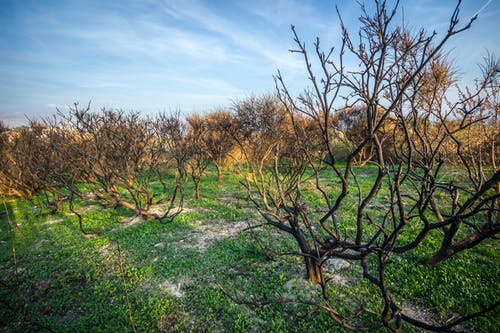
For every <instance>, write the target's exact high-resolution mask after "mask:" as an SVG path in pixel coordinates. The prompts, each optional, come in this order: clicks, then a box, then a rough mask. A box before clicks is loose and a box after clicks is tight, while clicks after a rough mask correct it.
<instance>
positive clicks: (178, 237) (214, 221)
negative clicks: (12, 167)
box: [0, 167, 500, 332]
mask: <svg viewBox="0 0 500 333" xmlns="http://www.w3.org/2000/svg"><path fill="white" fill-rule="evenodd" d="M357 171H358V172H359V173H360V174H363V175H365V177H360V180H361V181H363V179H366V181H367V182H368V181H369V180H370V179H372V178H371V177H372V176H373V175H372V173H373V172H374V171H373V169H371V168H369V167H365V168H361V169H358V170H357ZM216 177H217V176H216V173H215V171H214V170H212V169H210V170H209V173H208V175H207V177H206V178H204V180H203V181H202V185H201V194H202V199H201V200H199V201H196V200H194V199H192V197H193V193H192V191H193V188H192V184H191V183H189V184H188V185H187V188H186V193H185V194H186V199H187V200H186V204H185V210H184V212H183V213H182V214H181V215H179V216H178V217H177V218H176V219H175V220H174V221H173V222H172V223H168V224H160V223H159V222H157V221H142V220H140V219H139V218H136V217H134V216H132V215H131V214H130V213H129V212H128V211H126V210H125V209H113V208H102V207H100V206H96V205H87V206H86V205H84V204H83V203H80V205H79V207H78V210H79V211H80V212H82V213H83V216H84V221H85V227H86V228H88V229H92V230H98V231H99V232H100V234H99V235H98V236H86V235H83V234H82V233H81V232H80V231H79V229H78V222H77V219H76V216H72V215H71V214H70V213H69V212H66V213H65V214H57V215H52V214H49V212H48V210H47V209H44V208H42V207H41V205H40V203H38V201H37V199H35V200H34V202H24V201H15V200H12V199H5V200H3V201H1V202H0V203H1V205H2V207H1V208H0V261H1V264H0V300H1V301H0V302H1V303H0V331H3V332H19V331H42V332H43V331H56V332H125V331H131V330H132V327H131V324H130V319H129V315H131V317H132V321H133V324H134V326H135V328H136V329H137V331H140V332H144V331H154V332H157V331H180V332H184V331H208V332H214V331H215V332H226V331H228V332H246V331H254V332H287V331H293V332H327V331H329V332H338V331H339V332H340V331H342V330H341V329H340V328H338V327H337V326H335V324H334V323H333V321H331V320H330V319H329V318H328V316H327V315H326V314H324V313H322V312H321V311H319V310H318V309H317V308H312V307H308V306H306V305H302V304H295V303H289V304H272V305H268V306H264V307H250V306H247V305H238V304H235V303H234V302H233V301H231V300H230V299H229V298H228V297H227V296H226V295H225V294H224V293H223V292H222V291H221V290H220V288H219V287H218V284H220V285H221V286H223V287H224V289H225V290H226V291H227V292H229V293H230V294H232V295H235V296H237V297H238V298H241V299H247V300H251V299H253V297H257V298H268V299H272V298H278V297H280V296H286V297H290V298H302V299H318V300H319V298H318V296H319V295H318V293H317V290H316V288H315V287H314V286H312V285H310V284H309V283H308V282H307V281H306V280H305V279H304V276H303V268H302V267H301V259H300V258H298V257H295V256H291V255H285V254H284V253H287V252H293V251H295V250H296V249H295V243H294V242H293V240H291V239H289V238H288V236H285V235H284V234H280V233H279V232H278V231H276V230H275V229H271V228H269V227H260V228H255V229H251V230H247V231H243V230H245V229H246V228H247V227H249V226H250V225H256V224H261V223H262V222H263V221H262V220H261V219H260V218H259V216H258V214H257V213H256V211H255V209H253V207H252V204H251V203H250V202H249V201H248V200H247V198H246V194H245V192H244V191H243V190H242V188H241V186H240V185H239V178H238V176H237V175H236V173H229V172H228V173H226V174H225V175H224V183H223V184H222V185H220V186H218V185H217V182H216ZM362 185H363V184H362ZM311 201H312V202H314V200H311ZM380 205H383V203H382V202H381V203H380ZM373 209H377V207H373ZM345 214H346V215H347V216H346V220H348V215H349V214H351V212H349V211H346V213H345ZM431 236H432V235H431ZM438 245H439V244H438V243H437V240H436V238H435V237H430V238H429V239H428V240H427V241H426V242H424V243H423V244H422V246H420V247H418V248H417V249H416V251H414V252H412V254H411V255H405V256H402V257H397V258H396V257H395V258H394V259H393V260H394V263H393V264H392V265H389V266H388V268H387V276H388V278H389V279H390V280H391V281H392V282H391V284H390V288H391V291H393V293H394V294H395V295H396V298H397V299H398V300H400V302H401V304H402V306H403V308H405V309H406V311H408V312H411V313H412V314H413V315H415V316H419V317H421V318H424V319H425V320H430V321H432V320H441V321H443V320H446V319H448V318H451V317H452V316H456V315H464V314H467V313H471V312H473V311H477V310H479V309H480V307H481V306H487V305H489V304H491V303H492V302H493V301H494V300H498V299H499V298H500V291H499V288H498V287H499V283H498V282H499V281H500V267H499V263H500V253H499V251H498V250H499V248H498V244H497V243H494V241H487V242H484V243H483V244H481V245H480V246H477V247H476V248H474V249H473V250H471V251H466V252H464V253H461V254H458V255H456V256H455V257H454V258H452V259H451V260H449V261H447V262H445V263H444V264H443V265H441V266H439V267H437V268H433V269H431V268H426V267H423V266H422V265H421V264H422V263H423V262H424V260H425V259H426V258H428V256H429V255H430V254H431V253H432V251H433V250H435V249H436V248H437V246H438ZM360 276H361V274H360V268H359V267H358V266H357V265H356V264H355V263H351V265H350V267H346V268H343V269H341V270H340V271H338V272H336V274H335V275H334V276H333V277H334V279H333V283H332V284H331V289H330V293H331V297H332V299H333V300H334V302H335V304H336V305H335V308H337V309H339V310H340V311H348V310H349V309H352V308H356V307H357V306H359V305H360V304H368V303H373V304H377V302H378V300H377V296H376V295H375V289H374V287H373V286H371V285H370V284H369V283H368V282H366V281H364V280H362V279H361V278H360ZM462 328H463V329H464V330H467V331H478V332H500V312H499V311H498V309H497V310H496V311H495V312H492V313H490V314H489V316H488V318H480V319H478V320H476V321H474V322H473V323H471V324H468V325H467V326H464V327H462ZM406 330H407V331H416V330H415V329H414V328H410V327H406ZM406 330H405V331H406ZM380 331H384V330H380Z"/></svg>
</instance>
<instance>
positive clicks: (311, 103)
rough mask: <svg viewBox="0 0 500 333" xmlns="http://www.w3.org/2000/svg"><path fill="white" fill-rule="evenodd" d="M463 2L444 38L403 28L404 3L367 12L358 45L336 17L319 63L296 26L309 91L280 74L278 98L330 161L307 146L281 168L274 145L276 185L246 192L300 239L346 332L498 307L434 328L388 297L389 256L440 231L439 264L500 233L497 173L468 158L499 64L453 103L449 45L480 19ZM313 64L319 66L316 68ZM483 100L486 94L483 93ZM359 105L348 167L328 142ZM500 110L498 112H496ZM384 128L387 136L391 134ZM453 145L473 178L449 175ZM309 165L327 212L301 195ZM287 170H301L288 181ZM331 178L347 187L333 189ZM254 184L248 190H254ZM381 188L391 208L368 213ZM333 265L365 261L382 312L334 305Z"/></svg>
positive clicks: (395, 327) (448, 327) (327, 304)
mask: <svg viewBox="0 0 500 333" xmlns="http://www.w3.org/2000/svg"><path fill="white" fill-rule="evenodd" d="M459 5H460V3H459V4H458V5H457V7H456V8H455V10H454V12H453V14H452V16H451V19H450V22H449V27H448V31H447V33H446V34H445V36H444V37H443V38H442V39H441V40H438V41H436V33H433V34H430V35H429V34H427V33H426V32H425V31H424V30H420V31H417V32H410V31H408V30H407V29H406V28H405V27H404V26H398V25H395V24H394V23H393V21H394V20H395V15H396V12H397V7H398V3H397V2H396V4H395V5H394V7H393V8H389V6H388V4H387V3H386V1H376V2H375V9H374V12H373V14H372V13H369V12H368V11H367V10H366V9H365V7H364V5H361V9H362V13H363V14H362V16H361V18H360V21H361V24H362V26H361V28H360V30H359V33H358V34H357V36H358V37H359V40H356V41H354V40H353V37H352V35H351V34H350V33H349V32H348V30H347V29H346V27H345V26H344V24H343V22H342V18H341V16H340V14H339V18H340V21H341V29H342V43H341V45H340V47H339V49H338V50H337V52H334V51H335V50H334V49H333V48H332V49H330V50H328V51H327V52H324V51H322V48H321V47H320V42H319V39H317V40H316V42H315V43H314V57H312V56H311V54H310V53H309V51H308V50H307V49H306V46H305V43H303V42H302V41H301V40H300V38H299V36H298V33H297V31H296V29H295V27H293V26H292V32H293V35H294V41H295V43H296V47H297V48H296V49H295V50H292V52H294V53H298V54H299V55H301V56H302V57H303V60H304V63H305V66H306V70H307V73H308V79H309V83H310V85H311V87H310V88H309V89H306V90H305V91H304V93H303V94H301V95H300V96H299V97H298V98H293V97H292V96H291V94H290V92H289V90H288V89H287V86H286V84H285V82H284V79H283V77H282V76H281V74H280V73H279V72H278V75H277V76H276V78H275V80H276V85H277V89H278V92H279V97H280V99H281V101H282V102H283V105H284V107H285V108H286V110H287V112H288V114H289V116H290V117H291V118H292V119H294V118H296V117H297V115H298V114H302V115H305V116H306V117H308V118H310V119H311V120H312V121H313V123H314V126H315V127H316V128H317V131H318V132H319V133H321V138H322V141H323V145H322V147H323V149H324V153H323V154H324V156H325V157H326V158H325V159H324V160H319V159H318V156H322V154H318V155H312V154H309V153H308V151H307V150H303V152H304V155H303V159H302V161H303V162H302V163H303V165H301V167H298V168H297V167H296V166H294V167H293V168H288V171H287V172H285V173H284V172H283V171H282V170H283V167H282V165H280V163H283V160H282V159H281V150H280V149H279V146H273V152H274V166H273V167H272V172H273V173H274V185H273V186H272V187H271V188H270V189H269V190H268V191H265V192H263V191H260V190H259V191H251V190H249V195H250V197H251V199H252V200H253V202H254V203H255V205H256V206H257V208H258V210H259V212H260V214H261V215H262V217H263V218H264V219H265V220H266V222H267V223H268V224H269V225H271V226H274V227H276V228H278V229H280V230H282V231H284V232H285V233H286V234H288V235H290V236H291V237H293V238H294V239H295V240H296V242H297V247H298V249H299V253H298V254H299V255H300V256H302V257H303V258H304V263H305V267H306V272H307V275H308V277H309V279H310V281H311V282H313V283H317V284H319V285H320V286H321V290H322V298H323V303H322V304H316V305H317V306H319V307H320V308H322V309H323V310H325V311H326V312H327V313H328V314H329V315H330V316H331V318H332V319H333V320H334V321H335V322H337V323H338V324H340V325H341V326H343V327H346V328H348V329H356V330H367V329H372V328H376V327H380V326H384V327H386V328H388V329H389V330H391V331H394V332H399V331H401V328H402V323H403V322H407V323H409V324H412V325H415V326H417V327H420V328H424V329H427V330H431V331H443V332H452V331H454V327H456V325H458V324H460V323H462V322H464V321H465V320H468V319H471V318H474V317H477V316H481V315H483V314H484V313H485V312H487V311H490V310H492V309H493V308H495V307H496V306H498V304H499V302H498V301H494V302H493V303H492V304H491V306H488V307H487V308H485V309H484V310H482V311H479V312H478V313H475V314H472V315H468V316H466V317H463V318H458V319H454V320H451V321H448V322H446V323H444V324H443V325H441V326H438V325H431V324H428V323H426V322H423V321H421V320H419V319H417V318H413V317H411V316H410V315H408V314H406V313H405V312H404V311H402V308H401V305H399V304H398V302H397V301H396V300H395V299H394V298H393V296H392V295H391V293H390V291H389V288H388V283H389V282H388V278H389V277H388V276H387V275H386V267H387V265H388V263H389V259H390V258H391V257H393V256H396V255H400V254H403V253H406V252H409V251H412V250H414V249H415V248H416V247H418V246H419V245H421V244H422V242H423V240H424V239H426V238H427V237H429V234H430V232H431V231H432V230H440V231H441V234H440V235H441V236H440V237H441V240H442V245H441V248H440V249H439V250H438V252H437V253H435V254H434V255H433V256H432V257H431V258H430V259H429V261H428V263H427V264H428V265H431V266H434V265H438V264H439V263H441V262H443V261H445V260H447V259H449V258H451V257H452V256H453V255H454V254H456V253H458V252H460V251H464V250H466V249H469V248H471V247H474V246H475V245H477V244H478V243H480V242H481V241H482V240H484V239H487V238H495V235H496V234H497V233H498V232H499V231H500V222H499V220H498V211H499V206H498V199H499V196H500V194H499V192H498V191H497V188H498V183H499V180H500V172H499V171H498V170H496V169H495V170H492V171H488V172H486V171H485V170H484V169H483V172H482V173H481V177H482V178H481V179H480V180H479V179H478V178H477V177H476V176H475V174H476V173H474V172H471V170H472V165H473V163H478V160H475V161H474V162H473V161H472V160H471V159H470V158H467V157H466V156H465V153H464V151H465V149H464V147H465V146H466V144H465V142H463V140H461V138H460V135H462V134H463V133H465V132H466V131H467V130H468V129H469V128H471V126H474V125H476V124H485V122H492V121H493V118H492V117H491V116H486V115H485V114H484V113H481V109H484V108H490V107H489V106H488V107H487V105H488V103H486V102H485V101H490V100H492V99H493V97H492V96H496V93H492V92H491V90H492V87H496V88H494V89H493V90H494V91H497V89H498V65H497V62H491V61H490V63H489V65H488V66H486V67H485V68H486V70H485V75H484V78H483V79H482V80H481V81H480V83H479V84H478V86H477V87H476V88H475V89H471V90H466V91H463V92H462V93H461V94H460V98H459V101H457V102H453V103H452V102H451V101H450V100H448V99H447V97H446V96H447V95H446V92H447V90H448V88H449V87H450V85H451V84H452V83H453V80H452V79H453V75H452V71H451V70H450V68H449V67H447V65H446V62H445V58H444V57H443V56H442V55H441V49H442V47H443V45H444V44H445V43H446V41H447V40H448V39H449V38H451V37H452V36H453V35H455V34H457V33H460V32H462V31H464V30H466V29H468V28H469V27H470V26H471V24H472V22H473V21H474V20H475V17H474V18H472V19H471V20H470V21H469V22H467V23H466V24H465V25H463V26H459V19H458V17H459ZM348 56H349V57H353V58H355V59H356V61H357V63H359V66H358V67H357V68H353V69H349V70H348V69H347V68H346V66H345V59H346V58H347V57H348ZM334 57H338V58H337V59H334ZM313 58H314V59H315V61H316V62H315V64H316V65H317V67H314V66H313V60H314V59H313ZM492 63H494V64H495V65H492ZM314 68H318V70H317V71H316V70H315V69H314ZM488 89H489V90H488ZM485 94H487V95H488V96H489V97H488V98H485V97H484V96H485ZM350 107H358V110H359V116H357V119H356V121H357V122H359V126H360V128H362V129H363V136H362V137H360V138H358V139H357V140H351V143H352V145H351V149H350V153H349V155H348V156H347V159H346V161H345V163H339V161H338V160H337V158H336V156H335V153H334V145H333V140H332V135H331V129H332V128H334V124H332V119H335V115H336V114H338V113H340V112H342V111H343V110H345V109H346V108H350ZM495 108H496V111H495V112H498V107H497V106H495ZM495 114H496V113H495ZM495 117H496V115H495ZM295 128H297V126H295ZM384 128H386V130H382V129H384ZM389 129H390V130H389ZM391 131H392V135H393V139H394V138H395V139H397V140H395V141H394V144H395V145H397V147H394V149H395V151H394V154H391V157H390V158H388V156H387V154H386V150H385V149H384V145H383V143H384V140H386V139H387V137H388V136H389V135H390V134H391ZM298 132H299V130H296V133H298ZM296 137H297V136H296ZM447 145H448V146H449V145H451V146H452V147H455V152H456V154H457V155H458V156H459V159H460V163H461V164H462V167H463V168H465V169H466V170H469V175H468V177H465V179H455V180H450V179H449V178H447V177H445V169H446V164H447V163H449V158H448V159H447V158H444V157H445V155H446V154H448V152H447ZM367 148H369V150H370V151H371V152H372V153H370V155H373V157H372V158H371V159H370V163H371V164H373V165H374V167H375V169H376V175H375V177H374V179H373V181H372V182H371V183H370V184H369V187H368V188H366V185H364V186H362V184H361V181H360V179H359V175H358V174H357V172H356V170H355V168H354V164H355V163H356V160H357V159H358V158H359V156H360V153H361V152H362V151H363V150H366V149H367ZM492 155H494V153H493V154H492ZM280 161H281V162H280ZM323 163H326V164H327V165H328V168H329V169H330V171H331V173H330V174H332V175H333V177H334V179H332V180H330V181H326V182H325V181H321V177H320V174H319V172H320V169H319V168H318V167H317V166H318V165H322V164H323ZM306 167H309V168H310V169H312V170H313V172H314V173H315V178H316V182H315V187H314V189H313V192H315V193H316V194H317V195H319V196H320V197H321V198H322V200H323V201H322V202H323V205H324V207H323V209H322V210H321V215H318V214H315V213H314V211H311V210H309V209H308V207H309V205H312V203H310V202H308V199H307V198H308V197H307V196H304V195H303V191H304V188H305V187H306V184H305V182H304V178H305V172H304V170H306ZM476 168H477V167H476ZM290 170H296V171H295V172H294V173H293V174H291V172H290ZM334 180H335V181H336V183H338V184H339V186H338V187H337V186H332V185H331V184H332V183H334ZM255 184H256V182H254V183H249V187H250V186H252V185H255ZM269 192H273V193H275V195H274V196H272V198H277V199H273V200H272V201H271V202H270V204H269V202H267V201H266V199H267V195H268V193H269ZM383 192H385V193H389V200H388V202H387V203H386V204H385V205H384V209H383V210H382V211H380V210H374V209H371V208H370V207H371V205H372V204H373V203H374V202H376V201H377V200H380V198H381V197H382V195H383V194H382V193H383ZM259 194H260V195H259ZM443 198H444V199H443ZM353 202H354V203H355V206H356V214H355V216H353V217H348V218H346V217H345V214H342V211H343V210H344V209H349V206H351V205H352V204H353ZM269 206H272V209H270V208H271V207H269ZM353 227H354V228H353ZM410 228H411V229H412V230H415V229H417V230H418V232H416V233H413V231H412V233H411V234H412V235H414V238H413V239H411V240H410V241H407V240H404V239H405V238H402V237H400V236H401V234H402V233H404V232H409V231H407V230H410ZM351 230H353V231H351ZM329 258H343V259H347V260H351V261H355V262H358V263H359V265H360V266H361V268H362V272H363V273H362V276H363V278H365V279H366V280H368V281H369V282H371V283H373V284H374V285H375V286H376V287H377V289H378V292H379V296H380V300H381V301H382V303H383V307H382V310H381V311H377V310H376V309H375V308H371V307H370V305H364V306H363V307H362V308H361V309H360V310H359V311H358V310H355V311H353V313H352V314H347V315H346V314H344V313H343V312H341V311H339V310H337V309H335V307H334V304H335V302H334V301H333V300H331V299H330V295H329V293H328V288H327V284H328V282H329V281H328V280H326V279H325V278H324V275H323V270H322V266H323V264H324V263H325V262H326V261H327V260H328V259H329ZM279 301H284V300H279ZM285 301H286V300H285ZM305 303H307V304H310V303H311V302H309V301H307V302H305ZM260 304H267V303H266V302H265V301H264V302H260ZM365 316H372V317H373V316H375V317H376V318H378V323H376V324H373V325H369V326H360V325H359V324H357V323H359V318H361V317H365Z"/></svg>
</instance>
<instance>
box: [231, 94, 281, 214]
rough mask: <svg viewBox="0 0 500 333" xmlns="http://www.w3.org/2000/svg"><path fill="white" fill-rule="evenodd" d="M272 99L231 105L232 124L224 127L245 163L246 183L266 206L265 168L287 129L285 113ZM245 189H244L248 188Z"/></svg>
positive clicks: (258, 99) (259, 99) (251, 100)
mask: <svg viewBox="0 0 500 333" xmlns="http://www.w3.org/2000/svg"><path fill="white" fill-rule="evenodd" d="M278 102H279V101H278V100H277V99H276V97H275V96H272V95H263V96H261V97H256V96H251V97H249V98H247V99H244V100H242V101H238V102H235V103H234V104H233V109H234V120H233V121H232V122H229V123H228V124H227V125H226V126H227V128H226V132H227V133H229V134H230V135H231V136H232V138H233V140H234V142H236V145H237V146H238V147H239V149H240V151H241V152H242V154H243V156H244V159H245V161H246V163H247V168H248V173H247V177H246V181H247V183H252V184H253V185H254V187H255V188H256V189H257V191H258V193H259V195H260V196H261V198H262V199H263V203H264V205H265V207H266V209H270V208H271V207H270V206H269V204H268V197H267V196H268V191H267V179H266V178H267V176H266V172H265V171H266V170H265V166H266V165H267V164H269V163H270V162H271V163H272V159H273V152H274V150H275V148H276V147H277V145H279V143H280V142H281V141H282V138H283V137H285V136H287V134H286V133H287V131H289V130H290V129H289V127H288V126H287V123H286V121H287V117H286V111H285V109H284V108H283V107H282V106H281V105H280V104H279V103H278ZM248 186H249V185H247V187H248Z"/></svg>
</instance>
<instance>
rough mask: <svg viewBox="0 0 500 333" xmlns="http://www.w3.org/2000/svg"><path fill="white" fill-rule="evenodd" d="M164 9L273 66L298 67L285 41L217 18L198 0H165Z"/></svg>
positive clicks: (222, 18)
mask: <svg viewBox="0 0 500 333" xmlns="http://www.w3.org/2000/svg"><path fill="white" fill-rule="evenodd" d="M164 10H165V11H166V12H167V13H169V14H170V15H172V16H173V17H175V18H177V19H184V20H189V21H191V22H194V23H197V24H199V25H200V26H201V27H203V28H204V29H207V30H209V31H211V32H214V33H216V34H218V35H220V36H223V37H224V38H227V39H229V40H230V41H231V43H232V44H234V45H236V46H237V47H239V48H242V49H243V50H246V51H247V52H251V53H257V54H260V55H261V56H263V57H265V58H266V59H267V60H268V61H271V62H272V63H273V65H275V66H278V67H290V68H297V67H300V62H299V61H297V60H296V59H294V58H293V57H291V56H290V55H288V54H287V53H286V47H285V45H286V44H281V43H277V42H276V41H273V40H270V39H268V38H266V37H265V36H266V35H265V32H263V31H256V30H254V29H252V28H251V27H245V28H244V29H243V28H242V23H241V22H235V21H232V20H229V19H227V18H225V17H221V16H219V15H217V14H216V13H214V12H213V11H212V10H210V9H209V8H207V7H206V6H205V5H203V3H201V2H199V1H196V0H188V1H183V2H182V3H181V2H178V1H165V2H164ZM277 44H278V45H277ZM279 44H281V46H279Z"/></svg>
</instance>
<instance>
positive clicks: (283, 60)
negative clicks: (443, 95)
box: [0, 0, 500, 126]
mask: <svg viewBox="0 0 500 333" xmlns="http://www.w3.org/2000/svg"><path fill="white" fill-rule="evenodd" d="M368 2H369V1H367V3H368ZM499 2H500V1H499V0H493V1H491V0H476V1H474V0H464V1H463V6H462V11H461V15H460V17H461V18H462V21H464V22H465V21H466V20H468V19H469V18H470V17H471V16H472V15H474V14H475V13H476V12H477V11H478V10H480V9H481V8H482V7H483V6H484V5H485V4H486V5H487V6H486V7H485V8H484V9H483V10H482V11H481V13H480V15H479V19H478V20H477V22H476V23H475V24H474V25H473V27H472V29H471V30H469V31H466V32H465V33H463V34H461V35H459V36H457V37H456V38H454V39H453V40H452V41H451V43H449V44H448V47H447V49H448V50H453V52H452V54H451V59H452V60H453V61H454V63H455V64H456V66H457V67H458V68H459V70H460V71H461V73H462V75H461V77H462V79H463V80H464V81H469V82H470V80H472V76H473V75H474V74H477V66H476V64H477V62H479V61H480V60H481V58H482V57H483V56H484V55H485V54H486V52H487V50H488V51H490V52H493V53H495V54H496V55H497V56H498V55H499V54H500V52H499V37H498V36H500V34H499V30H500V23H499V20H500V3H499ZM455 4H456V2H455V1H451V0H450V1H448V0H443V1H437V0H435V1H430V0H419V1H417V0H415V1H402V7H404V15H405V20H406V21H407V22H408V23H409V24H410V26H413V27H422V26H423V27H425V28H426V29H428V30H431V31H432V30H436V31H437V32H441V35H442V32H443V29H445V28H446V25H447V20H448V18H449V16H450V14H451V12H452V11H453V9H454V7H455ZM335 5H337V6H338V7H339V9H340V11H341V14H342V15H343V17H344V20H345V23H346V24H347V26H348V27H356V25H357V24H358V23H357V18H358V16H359V7H358V6H357V4H356V2H355V1H335V0H329V1H319V0H316V1H312V0H273V1H268V0H252V1H243V0H241V1H217V0H212V1H202V0H177V1H168V0H164V1H162V0H137V1H131V0H121V1H102V0H95V1H83V0H79V1H77V0H64V1H55V0H52V1H49V0H39V1H35V0H22V1H20V0H14V1H10V0H0V119H2V120H3V121H5V122H6V123H7V124H8V125H9V126H17V125H21V124H24V123H26V122H27V120H26V119H27V117H28V118H39V117H46V116H49V115H51V114H54V113H55V112H56V107H59V108H60V109H64V108H65V107H66V106H67V105H71V104H72V103H73V102H77V101H79V102H80V103H82V104H86V103H88V102H89V101H90V100H91V101H92V106H93V107H94V108H96V109H99V108H102V107H109V108H117V109H124V110H134V111H141V112H144V113H145V114H146V113H156V112H158V111H169V110H174V109H176V108H180V109H181V110H182V112H184V113H186V114H187V113H191V112H203V111H210V110H213V109H214V108H216V107H225V106H228V105H230V104H231V101H232V100H235V99H239V98H243V97H245V96H248V95H250V94H261V93H265V92H270V91H273V89H274V82H273V79H272V75H273V74H275V73H276V70H277V69H280V70H281V71H282V73H283V74H284V76H285V78H286V79H287V81H288V82H290V85H291V86H292V88H296V89H298V88H299V87H303V86H305V85H306V84H307V82H306V80H305V75H304V69H303V66H302V63H301V61H300V57H298V56H297V55H294V54H290V53H289V52H288V50H289V49H290V48H292V47H293V41H292V35H291V33H290V24H294V25H295V26H296V28H297V31H298V32H299V33H300V35H301V36H302V38H303V40H304V41H305V42H306V44H307V45H308V46H311V45H312V43H313V42H314V40H315V38H316V36H317V37H320V39H321V42H322V45H324V46H326V47H330V46H334V45H335V43H338V36H339V27H338V19H337V16H336V13H335Z"/></svg>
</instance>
